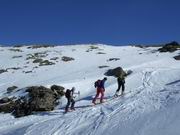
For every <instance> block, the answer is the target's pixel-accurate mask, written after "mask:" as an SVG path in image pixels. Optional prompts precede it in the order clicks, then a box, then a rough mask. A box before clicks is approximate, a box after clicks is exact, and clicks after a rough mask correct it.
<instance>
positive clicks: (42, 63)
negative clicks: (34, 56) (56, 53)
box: [39, 60, 55, 66]
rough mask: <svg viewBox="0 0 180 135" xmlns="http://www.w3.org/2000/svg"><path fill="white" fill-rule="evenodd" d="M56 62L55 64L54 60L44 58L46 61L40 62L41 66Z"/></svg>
mask: <svg viewBox="0 0 180 135" xmlns="http://www.w3.org/2000/svg"><path fill="white" fill-rule="evenodd" d="M54 64H55V63H54V62H51V61H48V60H44V61H42V62H40V63H39V66H47V65H54Z"/></svg>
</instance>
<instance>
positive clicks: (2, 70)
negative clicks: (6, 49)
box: [0, 69, 8, 74]
mask: <svg viewBox="0 0 180 135" xmlns="http://www.w3.org/2000/svg"><path fill="white" fill-rule="evenodd" d="M4 72H8V71H7V69H0V74H2V73H4Z"/></svg>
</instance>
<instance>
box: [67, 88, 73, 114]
mask: <svg viewBox="0 0 180 135" xmlns="http://www.w3.org/2000/svg"><path fill="white" fill-rule="evenodd" d="M74 91H75V87H72V89H71V90H69V89H67V90H66V93H65V96H66V98H67V105H66V107H65V112H68V110H69V106H70V104H71V106H70V109H71V110H75V109H74V104H75V101H74V96H73V94H74Z"/></svg>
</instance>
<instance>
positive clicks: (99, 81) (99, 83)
mask: <svg viewBox="0 0 180 135" xmlns="http://www.w3.org/2000/svg"><path fill="white" fill-rule="evenodd" d="M100 85H101V80H97V81H96V82H95V83H94V87H95V88H96V87H100Z"/></svg>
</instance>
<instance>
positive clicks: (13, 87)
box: [7, 86, 18, 93]
mask: <svg viewBox="0 0 180 135" xmlns="http://www.w3.org/2000/svg"><path fill="white" fill-rule="evenodd" d="M17 88H18V87H17V86H11V87H8V88H7V93H11V92H13V91H14V90H15V89H17Z"/></svg>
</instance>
